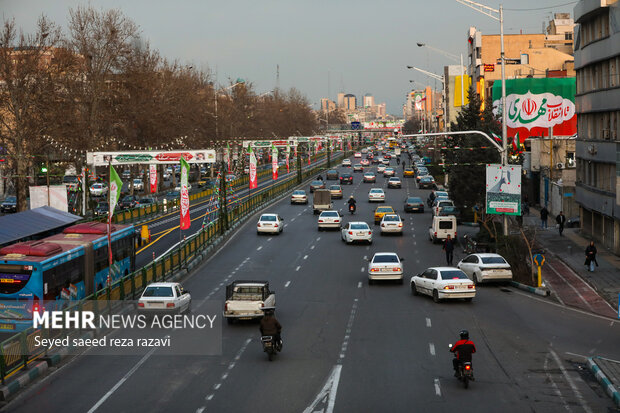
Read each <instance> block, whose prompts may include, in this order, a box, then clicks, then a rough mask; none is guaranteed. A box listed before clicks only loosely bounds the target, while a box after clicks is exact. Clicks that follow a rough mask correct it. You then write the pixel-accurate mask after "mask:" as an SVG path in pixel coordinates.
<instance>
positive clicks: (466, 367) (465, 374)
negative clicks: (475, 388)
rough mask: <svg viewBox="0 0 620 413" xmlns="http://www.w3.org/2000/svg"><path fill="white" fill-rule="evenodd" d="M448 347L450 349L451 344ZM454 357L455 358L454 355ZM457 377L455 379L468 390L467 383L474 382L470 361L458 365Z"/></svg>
mask: <svg viewBox="0 0 620 413" xmlns="http://www.w3.org/2000/svg"><path fill="white" fill-rule="evenodd" d="M449 347H450V348H452V344H450V346H449ZM454 357H456V353H455V354H454ZM457 375H458V376H457V379H459V380H460V381H462V382H463V387H465V388H468V387H469V382H470V381H474V368H473V367H472V364H471V361H466V362H464V363H459V368H458V370H457Z"/></svg>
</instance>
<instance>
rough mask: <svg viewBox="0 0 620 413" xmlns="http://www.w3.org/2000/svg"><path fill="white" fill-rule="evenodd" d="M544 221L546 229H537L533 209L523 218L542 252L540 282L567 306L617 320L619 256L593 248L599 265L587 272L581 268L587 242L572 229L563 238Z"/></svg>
mask: <svg viewBox="0 0 620 413" xmlns="http://www.w3.org/2000/svg"><path fill="white" fill-rule="evenodd" d="M547 222H548V224H549V226H550V228H548V229H546V230H541V229H540V218H539V214H538V211H537V210H534V209H533V208H532V210H531V213H530V215H529V216H526V217H524V225H526V226H535V227H536V228H537V232H536V242H537V243H538V244H539V245H540V246H542V248H544V249H545V258H546V261H545V265H544V266H543V279H544V280H545V281H547V282H548V284H549V285H548V286H549V287H550V288H551V289H552V290H553V291H554V293H555V295H556V297H557V298H558V299H559V300H560V301H562V302H563V303H565V304H567V305H570V306H574V307H578V308H582V309H584V310H586V311H590V312H594V313H597V314H601V315H605V316H608V317H613V318H617V317H618V294H620V257H617V256H615V255H613V254H611V253H609V252H607V251H606V250H605V249H604V248H602V247H599V246H597V249H598V254H597V257H596V258H597V261H598V263H599V266H598V267H596V269H595V270H594V272H590V271H588V270H587V269H586V266H585V265H584V261H585V249H586V246H587V245H588V244H589V242H590V241H589V240H588V239H585V238H584V237H582V236H581V235H580V234H579V232H578V231H579V230H578V229H575V228H566V229H565V230H564V233H563V235H564V236H560V235H559V233H558V230H557V229H556V228H555V219H553V217H549V220H548V221H547ZM551 222H553V225H551ZM599 296H600V297H602V298H603V299H604V301H605V302H606V303H607V304H606V303H605V302H602V300H601V299H600V298H599Z"/></svg>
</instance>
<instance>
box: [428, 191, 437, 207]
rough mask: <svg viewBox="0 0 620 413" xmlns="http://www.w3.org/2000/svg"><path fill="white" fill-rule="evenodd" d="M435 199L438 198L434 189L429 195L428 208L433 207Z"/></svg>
mask: <svg viewBox="0 0 620 413" xmlns="http://www.w3.org/2000/svg"><path fill="white" fill-rule="evenodd" d="M435 198H436V196H435V190H434V189H433V190H432V191H431V193H430V194H429V195H428V206H429V207H431V206H433V202H435Z"/></svg>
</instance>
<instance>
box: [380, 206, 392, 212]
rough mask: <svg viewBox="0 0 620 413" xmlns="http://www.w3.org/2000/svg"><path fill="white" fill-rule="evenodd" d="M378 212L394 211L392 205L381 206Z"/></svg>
mask: <svg viewBox="0 0 620 413" xmlns="http://www.w3.org/2000/svg"><path fill="white" fill-rule="evenodd" d="M377 212H394V210H393V209H392V207H379V208H377Z"/></svg>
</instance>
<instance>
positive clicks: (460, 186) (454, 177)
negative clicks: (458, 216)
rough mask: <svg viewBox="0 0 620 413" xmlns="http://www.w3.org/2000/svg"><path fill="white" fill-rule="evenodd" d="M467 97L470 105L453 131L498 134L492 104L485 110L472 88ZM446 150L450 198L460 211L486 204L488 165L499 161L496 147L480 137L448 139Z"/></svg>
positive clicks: (462, 111) (465, 108) (453, 124)
mask: <svg viewBox="0 0 620 413" xmlns="http://www.w3.org/2000/svg"><path fill="white" fill-rule="evenodd" d="M467 96H468V98H469V104H468V105H467V106H465V107H464V108H463V109H462V110H461V112H460V113H459V114H458V116H457V118H456V123H452V130H453V131H468V130H479V131H482V132H485V133H487V134H489V135H491V132H493V133H498V132H499V130H500V129H501V128H500V125H499V123H498V121H497V116H496V115H494V114H493V111H492V105H491V104H490V103H489V104H486V105H485V107H484V110H482V109H481V108H482V101H481V100H480V98H479V97H478V94H477V93H475V92H474V90H473V89H470V90H469V91H468V92H467ZM445 147H446V149H445V150H443V151H442V152H443V156H444V159H445V165H446V172H447V173H448V174H449V186H450V196H451V197H452V199H453V200H454V202H455V203H456V204H457V206H459V207H460V208H461V209H466V208H471V207H472V206H474V205H475V204H477V203H479V204H483V203H484V199H485V193H486V188H485V179H486V169H485V165H486V164H487V163H496V162H498V161H499V160H500V159H499V153H498V152H497V150H496V149H495V147H493V146H492V144H491V143H490V142H489V141H488V140H487V139H485V138H484V137H482V136H480V135H477V134H472V135H455V136H451V137H448V138H446V142H445Z"/></svg>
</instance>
